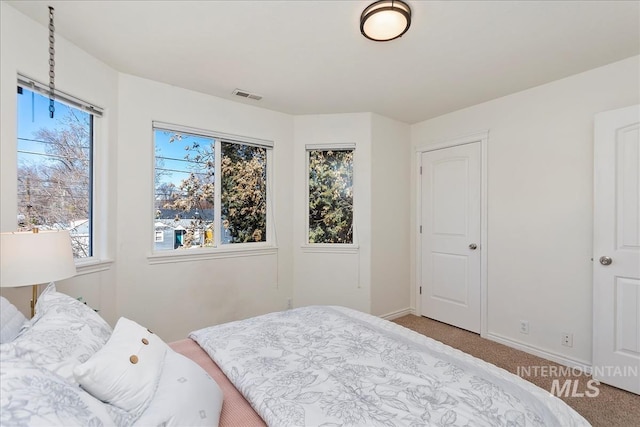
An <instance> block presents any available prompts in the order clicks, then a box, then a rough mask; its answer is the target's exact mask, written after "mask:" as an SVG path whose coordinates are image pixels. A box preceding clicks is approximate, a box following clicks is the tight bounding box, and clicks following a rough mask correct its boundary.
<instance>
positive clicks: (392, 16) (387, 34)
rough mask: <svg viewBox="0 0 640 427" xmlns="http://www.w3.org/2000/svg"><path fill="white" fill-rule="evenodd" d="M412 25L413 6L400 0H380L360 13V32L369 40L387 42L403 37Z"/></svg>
mask: <svg viewBox="0 0 640 427" xmlns="http://www.w3.org/2000/svg"><path fill="white" fill-rule="evenodd" d="M410 26H411V8H410V7H409V5H408V4H406V3H405V2H403V1H400V0H380V1H377V2H375V3H372V4H370V5H369V6H368V7H367V8H366V9H365V10H364V11H363V12H362V15H360V32H361V33H362V35H363V36H365V37H366V38H368V39H369V40H373V41H377V42H386V41H389V40H394V39H397V38H398V37H402V35H403V34H404V33H406V32H407V30H408V29H409V27H410Z"/></svg>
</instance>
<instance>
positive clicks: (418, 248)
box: [414, 130, 489, 337]
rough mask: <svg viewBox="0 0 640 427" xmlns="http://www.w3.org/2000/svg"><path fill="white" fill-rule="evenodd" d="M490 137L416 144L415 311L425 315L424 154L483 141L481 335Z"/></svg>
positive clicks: (483, 331) (482, 331)
mask: <svg viewBox="0 0 640 427" xmlns="http://www.w3.org/2000/svg"><path fill="white" fill-rule="evenodd" d="M488 141H489V131H488V130H485V131H481V132H475V133H472V134H468V135H463V136H459V137H457V138H453V139H448V140H445V141H441V142H437V143H434V144H429V145H424V146H419V147H417V148H416V151H415V156H416V172H415V180H416V226H415V231H414V233H415V236H416V241H415V254H416V256H415V270H416V271H415V274H416V281H415V287H414V295H415V302H416V307H415V312H416V315H417V316H422V315H423V313H422V298H421V294H420V283H422V263H421V260H422V239H421V238H420V234H421V233H420V226H421V224H420V222H421V218H422V178H421V176H422V175H421V173H420V168H421V166H422V154H423V153H426V152H429V151H435V150H442V149H445V148H451V147H457V146H460V145H467V144H472V143H480V336H481V337H485V336H486V335H487V332H488V325H487V319H488V316H487V314H488V313H487V310H488V298H487V277H488V276H487V252H488V238H487V145H488V144H487V143H488Z"/></svg>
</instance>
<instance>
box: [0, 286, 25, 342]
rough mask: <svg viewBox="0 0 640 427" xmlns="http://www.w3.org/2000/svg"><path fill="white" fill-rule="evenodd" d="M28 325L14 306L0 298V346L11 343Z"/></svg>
mask: <svg viewBox="0 0 640 427" xmlns="http://www.w3.org/2000/svg"><path fill="white" fill-rule="evenodd" d="M27 323H28V320H27V318H26V317H24V314H22V313H21V312H20V311H19V310H18V309H17V308H16V306H15V305H13V304H11V303H10V302H9V300H8V299H6V298H5V297H0V344H4V343H7V342H11V341H13V340H14V339H15V338H16V337H17V336H18V334H19V333H20V331H22V328H23V327H25V325H26V324H27Z"/></svg>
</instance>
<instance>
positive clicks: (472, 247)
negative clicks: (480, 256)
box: [469, 243, 478, 251]
mask: <svg viewBox="0 0 640 427" xmlns="http://www.w3.org/2000/svg"><path fill="white" fill-rule="evenodd" d="M477 248H478V245H476V244H475V243H472V244H470V245H469V249H471V250H472V251H475V250H476V249H477Z"/></svg>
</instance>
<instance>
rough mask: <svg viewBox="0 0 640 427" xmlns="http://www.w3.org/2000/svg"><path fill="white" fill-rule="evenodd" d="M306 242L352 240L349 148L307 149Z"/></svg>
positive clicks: (351, 172)
mask: <svg viewBox="0 0 640 427" xmlns="http://www.w3.org/2000/svg"><path fill="white" fill-rule="evenodd" d="M309 243H353V150H350V151H331V150H311V151H309Z"/></svg>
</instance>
